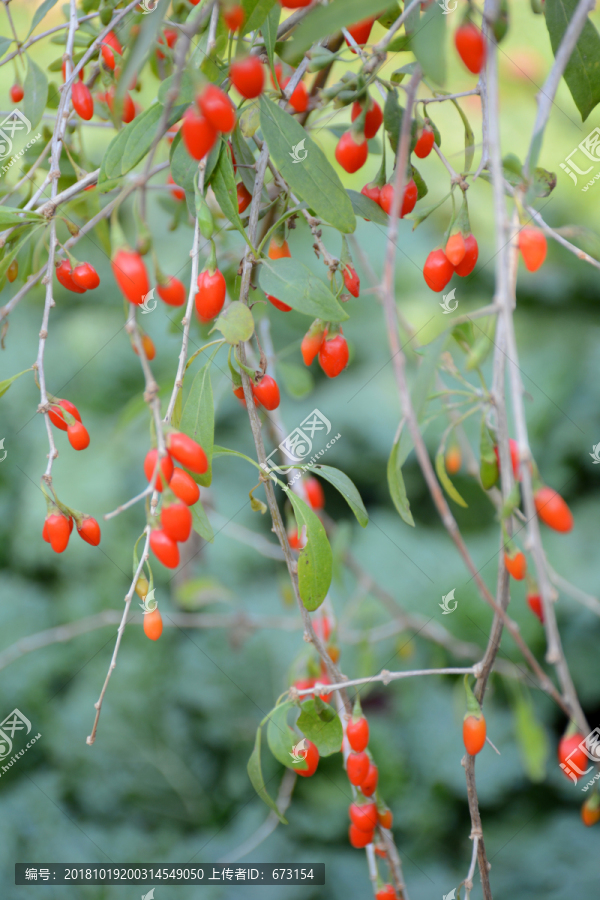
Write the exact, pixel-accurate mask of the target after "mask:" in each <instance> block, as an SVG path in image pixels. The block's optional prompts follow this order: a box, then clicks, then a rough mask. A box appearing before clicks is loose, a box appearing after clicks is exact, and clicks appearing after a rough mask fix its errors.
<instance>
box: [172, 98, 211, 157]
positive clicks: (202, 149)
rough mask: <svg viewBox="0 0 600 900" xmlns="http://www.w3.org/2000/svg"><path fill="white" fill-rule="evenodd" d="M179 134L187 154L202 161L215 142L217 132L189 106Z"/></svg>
mask: <svg viewBox="0 0 600 900" xmlns="http://www.w3.org/2000/svg"><path fill="white" fill-rule="evenodd" d="M181 134H182V135H183V142H184V144H185V147H186V150H187V152H188V153H189V154H190V156H191V157H192V159H204V157H205V156H206V155H207V153H210V151H211V150H212V148H213V146H214V143H215V141H216V140H217V131H216V129H214V128H213V126H212V125H211V124H210V122H209V121H208V119H206V118H205V117H204V116H201V115H199V114H198V113H197V112H196V110H195V109H193V108H192V107H191V106H190V107H189V109H187V110H186V113H185V115H184V117H183V125H182V126H181Z"/></svg>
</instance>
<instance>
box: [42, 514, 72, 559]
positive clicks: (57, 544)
mask: <svg viewBox="0 0 600 900" xmlns="http://www.w3.org/2000/svg"><path fill="white" fill-rule="evenodd" d="M44 530H45V531H46V534H47V535H48V543H49V544H50V546H51V547H52V549H53V550H54V552H55V553H62V552H63V551H64V550H66V548H67V544H68V543H69V535H70V534H71V529H70V528H69V520H68V519H67V517H66V516H63V514H62V513H51V514H50V515H49V516H46V522H45V524H44Z"/></svg>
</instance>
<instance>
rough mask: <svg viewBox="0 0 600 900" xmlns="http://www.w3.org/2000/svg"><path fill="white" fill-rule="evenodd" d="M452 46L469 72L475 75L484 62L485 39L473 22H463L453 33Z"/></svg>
mask: <svg viewBox="0 0 600 900" xmlns="http://www.w3.org/2000/svg"><path fill="white" fill-rule="evenodd" d="M454 44H455V46H456V49H457V50H458V55H459V56H460V58H461V59H462V61H463V62H464V64H465V66H466V67H467V69H468V70H469V72H473V73H474V74H475V75H477V74H478V73H479V72H480V71H481V69H482V67H483V64H484V62H485V56H486V46H485V38H484V37H483V34H482V33H481V30H480V29H479V28H477V26H476V25H474V24H473V22H464V23H463V24H462V25H459V26H458V28H457V29H456V31H455V32H454Z"/></svg>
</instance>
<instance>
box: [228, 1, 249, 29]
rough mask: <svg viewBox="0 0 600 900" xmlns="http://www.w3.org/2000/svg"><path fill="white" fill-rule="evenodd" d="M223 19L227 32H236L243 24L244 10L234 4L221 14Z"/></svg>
mask: <svg viewBox="0 0 600 900" xmlns="http://www.w3.org/2000/svg"><path fill="white" fill-rule="evenodd" d="M223 19H224V20H225V24H226V25H227V28H228V29H229V31H238V30H239V29H240V28H241V27H242V25H243V24H244V10H243V9H242V7H241V6H239V4H237V3H235V4H234V5H233V6H230V7H229V8H228V9H226V10H225V11H224V12H223Z"/></svg>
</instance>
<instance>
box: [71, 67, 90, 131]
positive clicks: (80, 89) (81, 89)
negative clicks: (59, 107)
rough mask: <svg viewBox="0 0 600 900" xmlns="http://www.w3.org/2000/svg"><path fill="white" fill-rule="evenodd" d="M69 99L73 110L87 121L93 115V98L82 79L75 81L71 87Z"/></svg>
mask: <svg viewBox="0 0 600 900" xmlns="http://www.w3.org/2000/svg"><path fill="white" fill-rule="evenodd" d="M82 71H83V70H82ZM71 100H72V101H73V109H74V110H75V112H76V113H77V114H78V115H79V116H81V118H82V119H85V121H86V122H89V120H90V119H91V118H92V116H93V115H94V98H93V97H92V94H91V91H90V89H89V87H88V86H87V84H84V83H83V81H76V82H75V83H74V84H73V87H72V88H71Z"/></svg>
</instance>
